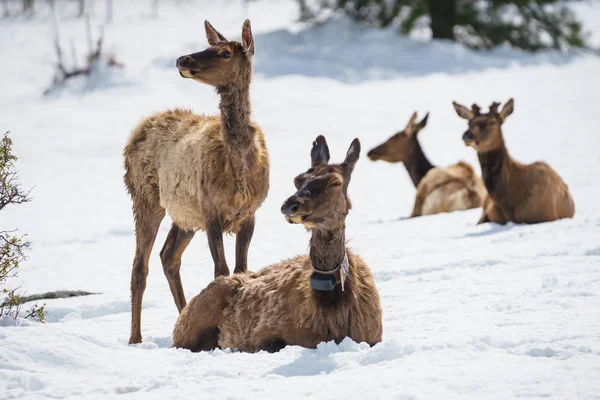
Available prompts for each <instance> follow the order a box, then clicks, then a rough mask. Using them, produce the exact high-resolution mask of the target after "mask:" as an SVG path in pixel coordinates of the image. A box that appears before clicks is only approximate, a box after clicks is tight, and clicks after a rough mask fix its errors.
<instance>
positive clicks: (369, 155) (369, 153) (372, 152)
mask: <svg viewBox="0 0 600 400" xmlns="http://www.w3.org/2000/svg"><path fill="white" fill-rule="evenodd" d="M367 157H369V158H370V159H371V160H372V159H373V157H375V150H374V149H373V150H370V151H369V152H368V153H367Z"/></svg>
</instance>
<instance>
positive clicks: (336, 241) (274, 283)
mask: <svg viewBox="0 0 600 400" xmlns="http://www.w3.org/2000/svg"><path fill="white" fill-rule="evenodd" d="M359 154H360V143H359V141H358V139H354V141H353V142H352V144H351V145H350V148H349V150H348V152H347V154H346V159H345V160H344V162H343V163H341V164H337V165H329V164H328V162H329V149H328V147H327V142H326V141H325V138H324V137H323V136H319V137H317V139H316V141H315V142H314V143H313V147H312V151H311V160H312V165H311V168H309V169H308V170H307V171H306V172H304V173H302V174H300V175H298V176H297V177H296V178H295V179H294V184H295V186H296V189H297V191H296V193H294V195H292V196H291V197H289V198H288V199H287V200H286V201H285V202H284V203H283V205H282V207H281V212H282V213H283V214H284V215H285V218H286V220H287V221H288V222H290V223H294V224H303V225H304V226H305V227H306V228H307V229H309V230H311V231H312V238H311V240H310V251H309V255H299V256H296V257H294V258H291V259H287V260H284V261H281V262H280V263H278V264H274V265H271V266H268V267H265V268H264V269H262V270H261V271H258V272H257V273H254V274H236V275H232V276H229V277H218V278H216V279H215V280H214V281H213V282H212V283H210V284H209V285H208V287H206V289H204V290H203V291H202V292H201V293H200V294H199V295H197V296H196V297H194V298H193V299H192V300H190V302H189V304H188V305H187V306H186V307H185V308H184V309H183V311H182V312H181V314H180V315H179V319H178V321H177V324H176V325H175V329H174V332H173V346H174V347H181V348H186V349H190V350H192V351H201V350H211V349H214V348H216V347H221V348H232V349H238V350H240V351H247V352H256V351H260V350H266V351H269V352H274V351H278V350H280V349H281V348H283V347H285V346H286V345H299V346H304V347H310V348H314V347H316V346H317V344H318V343H320V342H322V341H330V340H334V341H335V342H336V343H339V342H341V341H342V340H343V339H344V338H345V337H350V338H351V339H353V340H354V341H356V342H367V343H368V344H370V345H375V344H376V343H378V342H380V341H381V336H382V325H381V316H382V311H381V305H380V302H379V294H378V292H377V288H376V286H375V282H374V280H373V276H372V275H371V271H370V270H369V267H368V266H367V264H366V263H365V262H364V261H363V260H362V259H361V258H360V257H359V256H358V255H356V254H355V253H353V252H351V251H350V250H348V249H347V248H346V238H345V221H346V216H347V214H348V212H349V210H350V207H351V204H350V199H349V198H348V194H347V190H348V184H349V183H350V177H351V175H352V171H353V169H354V165H355V164H356V161H357V160H358V157H359Z"/></svg>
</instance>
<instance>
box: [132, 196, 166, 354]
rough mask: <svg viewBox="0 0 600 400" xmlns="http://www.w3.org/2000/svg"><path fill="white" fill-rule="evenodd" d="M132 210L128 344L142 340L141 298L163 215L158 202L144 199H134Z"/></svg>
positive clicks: (163, 211)
mask: <svg viewBox="0 0 600 400" xmlns="http://www.w3.org/2000/svg"><path fill="white" fill-rule="evenodd" d="M133 212H134V218H135V241H136V248H135V257H134V259H133V268H132V270H131V335H130V337H129V344H132V343H141V342H142V331H141V329H142V328H141V325H142V298H143V297H144V291H145V290H146V278H147V277H148V262H149V261H150V253H151V252H152V247H153V246H154V240H155V239H156V233H157V232H158V228H159V227H160V222H161V221H162V219H163V218H164V216H165V210H164V209H163V208H162V207H160V205H158V202H155V203H149V202H147V201H145V200H141V201H138V202H136V201H135V199H134V203H133Z"/></svg>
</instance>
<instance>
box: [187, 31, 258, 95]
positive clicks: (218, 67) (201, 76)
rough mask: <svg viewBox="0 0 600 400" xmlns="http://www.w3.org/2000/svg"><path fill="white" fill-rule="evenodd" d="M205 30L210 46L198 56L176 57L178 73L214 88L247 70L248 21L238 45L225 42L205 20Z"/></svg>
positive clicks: (251, 42)
mask: <svg viewBox="0 0 600 400" xmlns="http://www.w3.org/2000/svg"><path fill="white" fill-rule="evenodd" d="M204 28H205V29H206V38H207V39H208V44H209V45H210V47H209V48H208V49H206V50H204V51H201V52H199V53H193V54H189V55H186V56H181V57H179V58H178V59H177V69H178V70H179V74H180V75H181V76H182V77H184V78H189V79H193V80H195V81H197V82H201V83H206V84H208V85H212V86H216V87H219V86H226V85H228V84H231V83H233V82H236V81H237V79H238V77H239V76H240V75H241V72H243V71H249V70H250V68H251V65H250V63H251V59H252V56H253V55H254V39H253V38H252V30H251V29H250V20H246V21H244V26H243V28H242V42H241V43H239V42H236V41H231V42H230V41H228V40H227V39H225V37H224V36H223V35H221V34H220V33H219V32H218V31H217V30H216V29H215V28H214V27H213V26H212V25H211V24H210V22H208V21H204Z"/></svg>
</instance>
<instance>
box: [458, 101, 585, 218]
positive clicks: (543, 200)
mask: <svg viewBox="0 0 600 400" xmlns="http://www.w3.org/2000/svg"><path fill="white" fill-rule="evenodd" d="M452 104H453V105H454V109H455V110H456V113H457V114H458V116H459V117H461V118H464V119H466V120H468V121H469V128H468V129H467V131H466V132H465V133H464V134H463V136H462V139H463V141H464V143H465V145H466V146H471V147H473V148H474V149H475V150H476V151H477V156H478V157H479V163H480V164H481V172H482V176H483V182H484V183H485V187H486V188H487V192H488V196H487V197H486V199H485V203H484V205H483V215H482V216H481V218H480V219H479V222H478V224H481V223H485V222H496V223H498V224H506V223H507V222H516V223H519V224H522V223H525V224H533V223H538V222H548V221H554V220H557V219H560V218H572V217H573V215H574V214H575V204H574V202H573V198H572V197H571V194H570V193H569V189H568V187H567V185H566V184H565V183H564V182H563V180H562V179H561V177H560V176H559V175H558V174H557V173H556V172H555V171H554V170H553V169H552V168H550V166H549V165H548V164H546V163H544V162H539V161H538V162H534V163H533V164H529V165H527V164H521V163H520V162H518V161H515V160H513V159H512V158H511V157H510V155H509V154H508V150H507V149H506V145H505V144H504V137H503V135H502V124H503V123H504V121H506V118H507V117H508V116H509V115H511V114H512V112H513V109H514V101H513V99H510V100H509V101H508V102H507V103H506V104H505V105H504V107H502V110H500V111H498V107H499V106H500V103H492V105H491V106H490V109H489V112H488V113H487V114H482V113H480V110H481V108H480V107H479V106H478V105H477V104H473V105H472V106H471V109H470V110H469V109H468V108H466V107H465V106H462V105H460V104H458V103H456V102H453V103H452Z"/></svg>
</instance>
